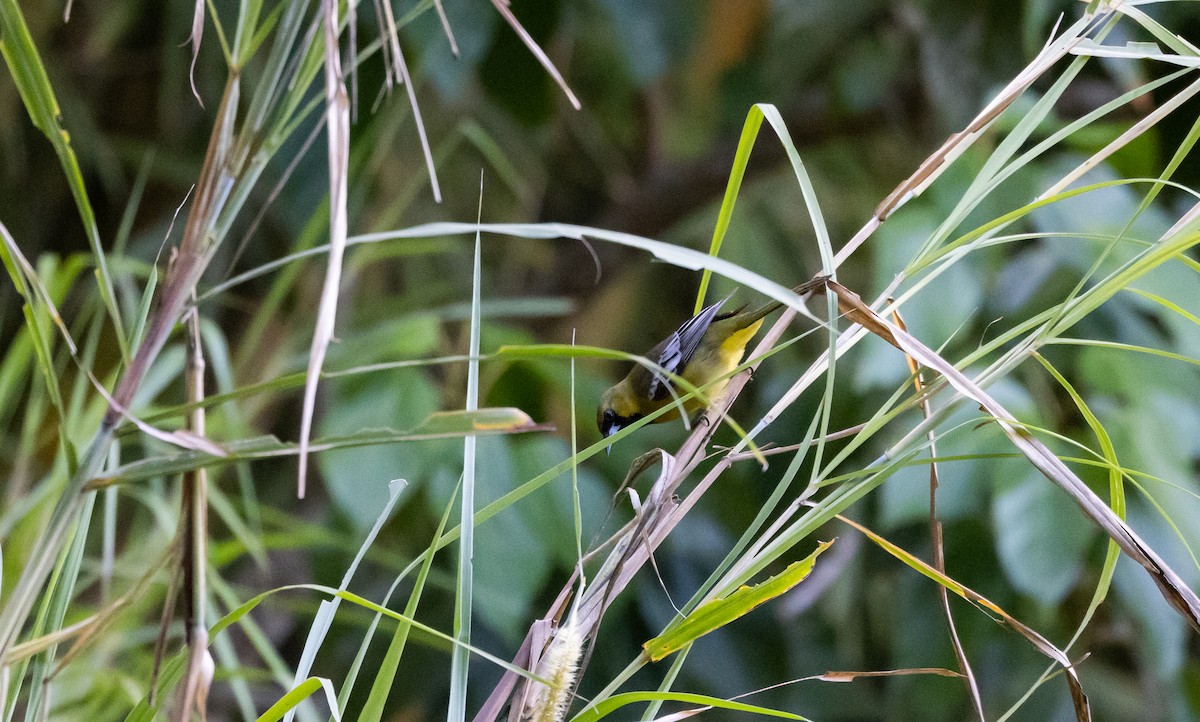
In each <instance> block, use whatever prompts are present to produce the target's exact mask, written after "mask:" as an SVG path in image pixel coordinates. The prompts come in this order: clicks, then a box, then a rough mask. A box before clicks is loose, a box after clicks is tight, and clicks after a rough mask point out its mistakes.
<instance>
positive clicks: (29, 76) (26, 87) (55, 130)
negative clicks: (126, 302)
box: [0, 0, 129, 363]
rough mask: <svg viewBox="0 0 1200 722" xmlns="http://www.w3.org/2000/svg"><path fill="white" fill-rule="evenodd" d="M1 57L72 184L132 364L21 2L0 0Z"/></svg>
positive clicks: (79, 177)
mask: <svg viewBox="0 0 1200 722" xmlns="http://www.w3.org/2000/svg"><path fill="white" fill-rule="evenodd" d="M0 55H3V56H4V61H5V62H6V63H7V64H8V70H9V73H10V74H11V75H12V79H13V82H14V83H15V84H16V86H17V91H18V92H19V93H20V95H21V101H22V102H23V103H24V105H25V110H26V111H27V112H28V113H29V119H30V120H31V121H33V124H34V126H35V127H36V128H37V129H38V130H40V131H42V133H43V134H44V135H45V136H46V138H47V139H49V141H50V144H51V145H52V146H53V147H54V152H55V153H56V154H57V155H58V160H59V163H60V164H61V165H62V167H63V173H64V175H65V176H66V179H67V185H68V186H69V187H70V189H71V195H72V196H73V197H74V199H75V205H76V207H77V208H78V209H79V216H80V219H81V220H82V221H83V227H84V230H85V231H86V233H87V237H88V243H89V244H90V245H91V248H92V254H93V256H95V261H96V271H97V274H98V276H97V277H98V280H99V284H100V298H101V300H103V302H104V306H105V308H107V310H108V314H109V317H110V318H111V319H112V323H113V328H114V329H115V331H116V337H117V345H118V347H119V348H120V350H121V357H122V358H123V359H124V360H125V362H126V363H128V362H129V346H128V344H127V343H126V341H125V339H126V336H125V329H124V325H123V323H122V321H121V314H120V311H119V307H118V305H117V296H116V293H115V291H114V290H113V288H114V287H113V281H112V276H111V274H110V273H109V271H108V261H107V259H106V256H105V253H104V248H103V247H102V246H101V244H100V229H99V227H98V226H97V225H96V215H95V213H94V212H93V211H92V204H91V201H90V200H88V194H87V188H86V187H85V186H84V183H83V173H82V171H80V169H79V161H78V160H77V159H76V157H75V151H74V149H73V148H72V147H71V136H70V134H69V133H67V131H66V129H65V128H63V126H62V115H61V112H60V111H59V107H58V101H57V100H56V99H55V97H54V89H53V88H52V87H51V86H50V78H49V76H47V75H46V68H45V66H44V65H43V64H42V58H41V55H40V54H39V53H38V50H37V47H36V46H35V45H34V43H33V37H32V36H31V35H30V34H29V27H28V25H26V24H25V16H24V15H23V14H22V13H21V8H20V6H18V5H17V2H16V0H0Z"/></svg>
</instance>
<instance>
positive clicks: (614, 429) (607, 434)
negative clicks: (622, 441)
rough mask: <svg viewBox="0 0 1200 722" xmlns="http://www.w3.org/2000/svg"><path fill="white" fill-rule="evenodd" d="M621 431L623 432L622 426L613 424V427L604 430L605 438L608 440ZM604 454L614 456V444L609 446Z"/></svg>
mask: <svg viewBox="0 0 1200 722" xmlns="http://www.w3.org/2000/svg"><path fill="white" fill-rule="evenodd" d="M620 430H621V425H620V424H613V425H612V426H610V427H608V428H607V429H605V430H604V438H606V439H607V438H608V437H610V436H612V435H613V434H615V433H617V432H618V431H620ZM604 453H605V455H611V454H612V444H609V445H608V447H607V448H606V449H605V450H604Z"/></svg>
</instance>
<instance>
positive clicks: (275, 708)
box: [258, 677, 342, 722]
mask: <svg viewBox="0 0 1200 722" xmlns="http://www.w3.org/2000/svg"><path fill="white" fill-rule="evenodd" d="M317 690H324V691H325V701H327V702H328V703H329V709H330V710H331V711H332V714H333V718H334V719H335V720H339V722H340V720H341V719H342V714H341V712H339V711H338V706H337V695H336V694H334V691H333V684H332V683H331V682H330V681H329V680H328V679H325V678H324V677H309V678H308V679H306V680H304V681H303V682H301V683H300V684H298V685H296V686H295V687H293V688H292V689H291V690H289V691H288V693H287V694H285V695H283V696H282V697H280V698H279V701H278V702H276V703H275V704H273V705H271V706H270V707H269V708H268V709H267V711H266V712H263V713H262V715H260V716H259V718H258V722H278V720H281V719H283V718H284V716H285V715H288V716H290V715H294V714H295V713H296V708H297V707H298V706H300V703H301V702H303V701H304V700H306V699H308V698H309V697H311V696H312V695H313V694H314V693H315V692H316V691H317Z"/></svg>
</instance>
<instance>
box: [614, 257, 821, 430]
mask: <svg viewBox="0 0 1200 722" xmlns="http://www.w3.org/2000/svg"><path fill="white" fill-rule="evenodd" d="M824 283H825V277H824V276H818V277H816V278H814V279H812V280H811V281H806V282H805V283H802V284H800V285H799V286H797V287H796V288H795V289H793V290H794V291H795V292H796V293H797V294H799V295H800V296H801V297H802V298H804V299H805V300H807V299H808V298H809V297H811V296H812V294H813V293H814V292H815V291H816V290H817V289H818V288H819V287H821V286H823V285H824ZM731 295H732V294H731ZM729 298H730V296H726V297H725V298H723V299H722V300H720V301H717V302H716V303H714V304H712V305H710V306H707V307H705V308H704V310H702V311H700V313H698V314H696V315H695V316H693V317H692V318H690V319H688V320H687V321H686V322H685V323H684V324H683V325H682V326H680V327H679V328H678V329H677V330H676V331H675V332H674V333H672V334H671V335H670V336H668V337H666V338H665V339H663V340H662V341H661V342H660V343H658V344H657V345H656V346H654V348H652V349H650V350H649V351H647V352H646V353H645V357H646V358H647V359H649V360H650V361H653V362H654V363H655V364H657V365H658V366H660V367H662V368H663V369H664V370H666V371H668V372H670V373H671V374H673V375H675V376H679V377H681V378H683V379H684V380H685V381H687V382H688V383H689V384H691V385H692V386H695V387H696V388H702V387H704V386H706V385H707V384H709V383H710V382H713V385H712V386H708V388H706V389H704V393H705V395H706V396H707V397H708V398H709V399H713V400H715V399H717V398H719V397H720V396H721V394H722V393H723V392H724V391H725V387H726V386H727V385H728V383H729V379H728V378H722V377H726V376H727V375H728V374H729V372H730V371H732V370H733V369H735V368H737V366H738V364H740V363H741V362H742V356H743V355H744V354H745V352H746V344H748V343H749V342H750V339H752V338H754V334H756V333H757V332H758V329H759V328H760V327H761V326H762V323H763V319H764V318H766V316H768V315H770V314H771V313H774V312H775V311H776V310H778V309H779V308H780V307H782V306H783V303H781V302H779V301H771V302H770V303H766V304H764V305H762V306H759V307H758V308H753V309H748V306H749V304H745V305H742V306H741V307H739V308H737V309H735V310H733V311H729V312H727V313H721V307H722V306H724V305H725V302H726V301H728V300H729ZM675 395H683V394H679V393H678V392H674V388H673V385H672V383H671V381H670V380H669V379H668V378H667V377H666V376H665V375H663V373H662V372H661V371H658V370H657V369H651V368H647V367H646V366H644V365H642V364H634V366H633V368H632V369H630V371H629V373H628V374H627V375H626V376H625V378H623V379H621V380H620V381H619V382H617V383H616V384H614V385H613V386H612V387H610V388H609V389H608V390H607V391H605V392H604V394H603V395H602V396H601V397H600V405H599V407H598V408H597V409H596V426H597V427H598V428H599V429H600V434H601V436H603V437H605V438H608V437H609V436H612V435H613V434H615V433H617V432H618V431H620V430H621V429H624V428H626V427H628V426H629V425H630V424H633V423H634V422H636V421H638V420H639V419H641V418H643V417H645V416H647V415H649V414H651V413H653V412H655V411H658V410H659V409H661V408H662V407H664V406H666V405H668V404H671V403H673V401H674V396H675ZM704 403H705V402H704V401H703V400H702V399H700V398H699V397H695V396H694V397H692V398H690V399H688V400H686V401H684V402H683V404H682V405H683V409H684V411H685V412H686V413H687V414H688V415H689V417H691V416H693V415H694V414H696V413H697V412H699V411H702V410H703V409H704ZM678 418H679V408H678V405H676V408H674V409H672V410H670V411H667V412H666V413H664V414H662V415H661V416H658V417H657V418H655V419H654V421H653V423H656V424H657V423H662V422H665V421H673V420H675V419H678Z"/></svg>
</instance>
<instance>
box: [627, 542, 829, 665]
mask: <svg viewBox="0 0 1200 722" xmlns="http://www.w3.org/2000/svg"><path fill="white" fill-rule="evenodd" d="M831 544H833V542H831V541H829V542H821V543H820V544H819V545H817V549H816V551H814V552H813V553H812V554H809V555H808V556H807V557H805V558H804V559H802V560H800V561H798V562H792V563H791V564H789V565H788V567H787V569H784V570H783V571H782V572H780V573H779V574H776V575H775V576H773V577H771V578H770V579H768V580H767V581H765V582H763V583H761V584H758V585H755V586H752V587H741V588H739V589H738V590H737V591H735V592H733V593H732V594H730V595H729V596H727V597H725V598H724V599H714V600H712V601H711V602H708V603H707V604H704V605H701V606H700V607H699V608H698V609H697V610H696V611H695V612H692V613H691V614H689V615H688V616H687V617H685V618H684V619H683V621H682V622H680V623H679V624H677V625H676V626H675V627H674V628H673V629H671V630H669V631H668V632H666V633H665V634H662V635H659V636H657V637H655V638H654V639H651V640H650V641H648V642H646V643H645V644H643V645H642V649H643V650H645V653H646V656H647V657H649V658H650V661H652V662H657V661H659V660H661V659H663V658H664V657H666V656H667V655H669V654H672V653H673V652H676V651H678V650H680V649H682V648H683V647H684V645H687V644H689V643H691V642H694V641H695V640H697V639H699V638H700V637H703V636H704V635H706V634H708V633H709V632H712V631H714V630H716V629H719V628H721V627H723V626H725V625H726V624H729V623H730V622H732V621H734V620H735V619H738V618H740V617H742V616H744V615H746V614H748V613H749V612H750V611H751V610H753V609H754V608H755V607H758V606H759V605H761V604H763V603H765V602H768V601H770V600H772V599H774V598H775V597H778V596H779V595H781V594H783V593H784V592H787V591H788V590H789V589H791V588H792V587H794V586H796V585H797V584H799V583H800V582H801V581H803V580H804V578H805V577H807V576H808V575H809V574H810V573H811V572H812V570H813V565H814V564H816V561H817V557H818V556H820V554H821V552H823V551H825V550H826V549H828V548H829V546H830V545H831Z"/></svg>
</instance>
